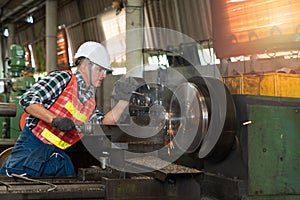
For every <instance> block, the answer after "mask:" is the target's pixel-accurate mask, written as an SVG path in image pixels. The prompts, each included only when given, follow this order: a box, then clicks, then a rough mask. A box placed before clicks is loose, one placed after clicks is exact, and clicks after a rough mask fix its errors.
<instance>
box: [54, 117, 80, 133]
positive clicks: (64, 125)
mask: <svg viewBox="0 0 300 200" xmlns="http://www.w3.org/2000/svg"><path fill="white" fill-rule="evenodd" d="M51 124H52V126H53V127H55V128H57V129H59V130H60V131H63V132H69V131H72V130H73V129H75V123H74V122H73V121H72V120H71V119H70V118H68V117H56V118H54V119H53V120H52V123H51Z"/></svg>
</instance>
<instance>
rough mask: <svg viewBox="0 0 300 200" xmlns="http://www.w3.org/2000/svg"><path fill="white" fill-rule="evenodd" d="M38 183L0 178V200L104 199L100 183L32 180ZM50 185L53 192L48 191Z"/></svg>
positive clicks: (70, 179) (52, 179)
mask: <svg viewBox="0 0 300 200" xmlns="http://www.w3.org/2000/svg"><path fill="white" fill-rule="evenodd" d="M33 179H34V180H38V181H40V182H48V183H49V184H43V183H39V182H32V181H26V180H23V179H18V178H16V177H15V178H10V177H0V196H1V200H5V199H9V200H13V199H104V195H105V193H104V185H103V184H102V183H101V182H100V181H80V180H78V179H77V178H75V177H74V178H42V177H37V178H33ZM50 184H51V185H55V186H56V187H55V190H52V191H49V188H51V186H50Z"/></svg>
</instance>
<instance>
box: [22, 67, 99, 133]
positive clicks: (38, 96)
mask: <svg viewBox="0 0 300 200" xmlns="http://www.w3.org/2000/svg"><path fill="white" fill-rule="evenodd" d="M75 75H76V80H77V84H78V96H79V100H80V101H81V102H82V103H84V102H86V101H87V100H88V99H89V98H91V97H92V98H94V97H95V89H94V88H93V87H91V88H89V89H86V83H85V81H84V80H83V78H82V76H81V74H80V73H79V72H78V71H76V72H75ZM70 80H71V75H70V74H69V73H68V72H65V71H56V72H52V73H49V74H48V76H46V77H45V78H43V79H41V80H39V81H38V82H36V83H35V84H34V85H33V86H32V87H31V88H30V89H29V90H27V91H26V92H25V93H24V94H23V95H22V97H21V99H20V105H21V106H22V107H23V108H24V109H25V108H26V107H27V106H29V105H31V104H42V105H43V106H44V107H45V108H46V109H49V108H50V106H51V105H52V104H53V103H54V102H55V101H56V99H57V98H58V96H59V95H60V94H61V93H62V91H63V90H64V89H65V88H66V86H67V84H68V83H69V81H70ZM103 117H104V115H103V113H101V112H100V111H99V110H98V109H97V108H95V110H94V112H93V114H92V115H91V117H90V120H89V122H91V123H98V124H100V123H101V120H102V119H103ZM38 120H39V119H38V118H35V117H33V116H29V117H27V119H26V126H27V127H29V128H33V127H35V126H36V125H37V123H38Z"/></svg>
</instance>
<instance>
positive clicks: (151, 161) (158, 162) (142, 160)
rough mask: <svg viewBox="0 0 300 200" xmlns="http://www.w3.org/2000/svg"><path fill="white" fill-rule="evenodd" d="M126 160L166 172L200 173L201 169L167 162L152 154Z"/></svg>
mask: <svg viewBox="0 0 300 200" xmlns="http://www.w3.org/2000/svg"><path fill="white" fill-rule="evenodd" d="M127 162H130V163H132V164H136V165H139V166H144V167H147V168H151V169H153V170H156V171H160V172H163V173H166V174H183V173H201V171H199V170H197V169H194V168H189V167H186V166H183V165H178V164H174V163H170V162H167V161H165V160H162V159H160V158H157V157H154V156H146V157H138V158H131V159H127Z"/></svg>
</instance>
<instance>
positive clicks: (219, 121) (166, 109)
mask: <svg viewBox="0 0 300 200" xmlns="http://www.w3.org/2000/svg"><path fill="white" fill-rule="evenodd" d="M127 117H128V116H127ZM129 117H130V118H131V123H132V122H133V123H135V124H138V125H139V130H140V128H141V127H143V126H144V127H145V132H147V131H146V130H148V129H150V130H152V129H151V126H155V127H164V129H165V135H166V136H169V135H170V129H172V133H173V134H174V137H173V138H172V139H173V141H172V142H174V144H175V145H176V147H175V148H178V149H181V150H182V151H184V152H185V153H188V154H193V155H197V157H198V158H200V159H206V160H209V161H213V162H218V161H221V160H223V159H224V158H225V157H226V156H227V155H228V154H229V153H230V151H231V149H232V148H233V145H234V141H235V135H236V130H235V128H236V111H235V105H234V102H233V99H232V96H231V94H230V93H229V91H228V89H227V88H226V86H225V85H224V84H223V82H222V81H221V80H219V79H215V78H206V77H205V78H204V77H193V78H190V79H188V82H185V83H182V84H181V85H178V86H177V87H176V89H175V90H171V89H167V88H165V87H162V86H161V85H159V84H157V85H147V86H141V87H140V88H138V89H136V90H135V91H133V93H132V96H131V98H130V102H129ZM164 124H165V125H164ZM120 125H121V124H120ZM121 126H122V125H121ZM130 127H134V126H130ZM77 129H81V130H80V132H83V133H86V134H97V135H106V134H107V132H110V131H109V130H104V129H102V128H100V127H99V126H93V125H91V124H84V125H83V126H82V125H81V126H77ZM98 129H99V130H98ZM128 131H129V132H130V131H131V132H134V130H133V129H132V130H128ZM141 134H142V133H140V134H139V135H137V136H141ZM147 135H149V134H147ZM166 138H167V140H168V141H167V142H170V141H171V140H170V138H168V137H166ZM140 139H145V140H146V139H147V138H146V137H145V138H143V137H141V138H140ZM165 140H166V139H165ZM167 142H165V145H166V144H167Z"/></svg>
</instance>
